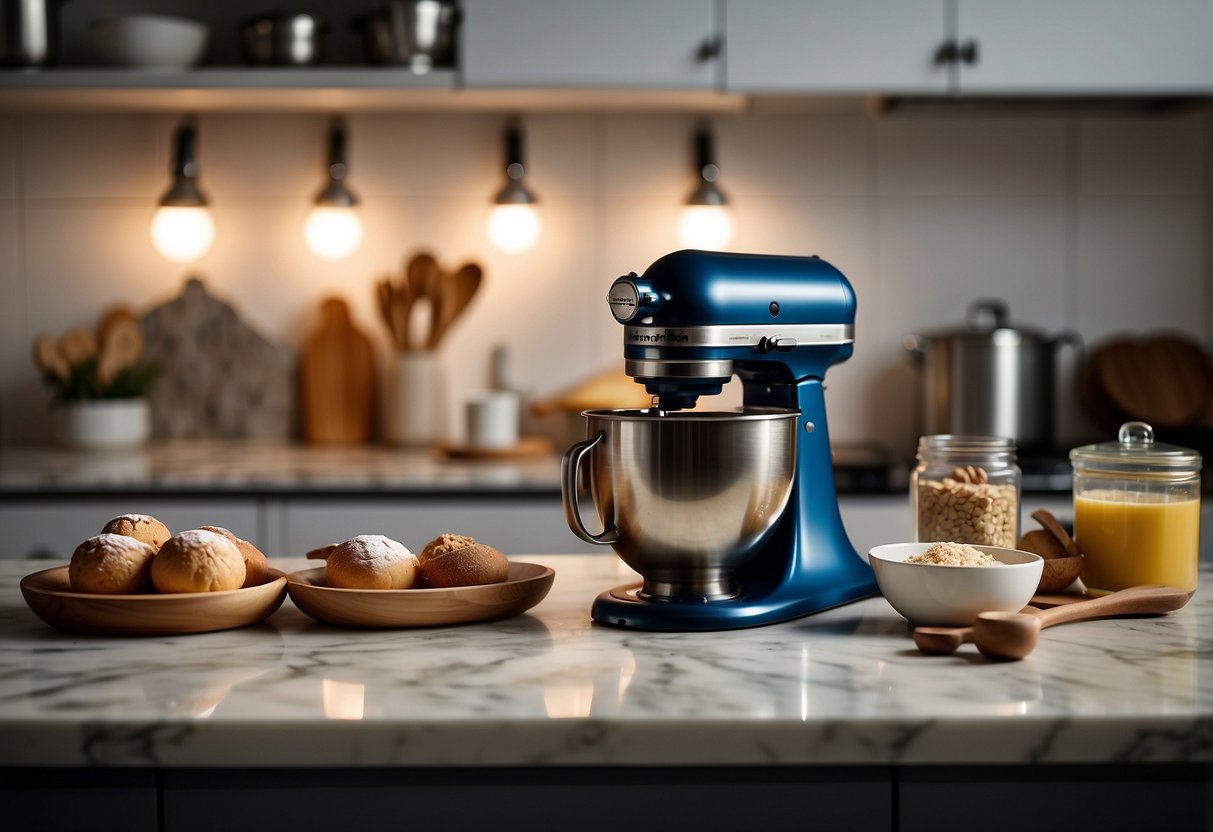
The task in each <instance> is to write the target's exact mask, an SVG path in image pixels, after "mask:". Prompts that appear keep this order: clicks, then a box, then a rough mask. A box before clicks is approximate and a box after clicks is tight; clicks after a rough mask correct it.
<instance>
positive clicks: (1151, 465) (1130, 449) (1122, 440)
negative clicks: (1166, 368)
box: [1070, 422, 1201, 476]
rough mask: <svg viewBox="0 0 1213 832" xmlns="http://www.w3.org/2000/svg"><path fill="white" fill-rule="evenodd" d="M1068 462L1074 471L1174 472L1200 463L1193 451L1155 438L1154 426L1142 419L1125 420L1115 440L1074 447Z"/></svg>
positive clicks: (1181, 473) (1187, 470) (1184, 472)
mask: <svg viewBox="0 0 1213 832" xmlns="http://www.w3.org/2000/svg"><path fill="white" fill-rule="evenodd" d="M1070 462H1071V463H1072V464H1073V466H1074V470H1075V471H1078V470H1079V469H1081V470H1084V471H1098V472H1103V473H1109V474H1118V473H1119V474H1155V475H1168V474H1169V475H1174V476H1184V475H1190V474H1194V473H1196V472H1197V471H1199V470H1200V466H1201V458H1200V454H1199V453H1198V452H1197V451H1194V450H1192V449H1191V448H1181V447H1179V446H1178V445H1168V444H1167V443H1165V442H1155V441H1154V428H1152V427H1150V426H1149V425H1148V424H1146V423H1145V422H1125V423H1124V424H1123V425H1121V426H1120V431H1119V432H1118V434H1117V440H1116V441H1115V442H1098V443H1096V444H1094V445H1082V446H1081V447H1078V448H1074V449H1073V450H1072V451H1070Z"/></svg>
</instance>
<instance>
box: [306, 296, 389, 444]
mask: <svg viewBox="0 0 1213 832" xmlns="http://www.w3.org/2000/svg"><path fill="white" fill-rule="evenodd" d="M375 387H376V384H375V351H374V346H373V345H372V344H371V339H370V338H369V337H367V336H366V334H364V333H363V332H361V331H360V330H359V329H358V328H357V327H355V326H354V323H353V321H352V320H351V319H350V310H349V306H347V305H346V303H345V301H343V300H341V299H340V298H329V299H327V300H325V301H324V303H322V304H321V306H320V324H319V326H317V328H316V329H315V330H313V331H312V333H311V334H310V335H309V336H308V338H307V341H306V342H305V343H304V345H303V349H302V351H301V352H300V355H299V417H300V418H299V421H300V425H301V427H302V429H303V438H304V440H305V441H307V442H314V443H326V444H344V445H355V444H365V443H368V442H370V441H372V440H373V439H374V437H375V400H376V390H375Z"/></svg>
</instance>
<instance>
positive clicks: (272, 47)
mask: <svg viewBox="0 0 1213 832" xmlns="http://www.w3.org/2000/svg"><path fill="white" fill-rule="evenodd" d="M327 33H328V22H327V21H326V20H325V19H324V18H323V17H321V16H320V15H315V14H307V13H305V12H282V13H273V14H262V15H257V16H256V17H251V18H249V19H248V20H246V21H245V22H244V23H242V24H241V26H240V50H241V53H242V54H243V56H244V60H245V61H246V62H247V63H250V64H259V65H275V66H311V65H313V64H318V63H320V62H321V61H322V60H323V59H324V38H325V35H326V34H327Z"/></svg>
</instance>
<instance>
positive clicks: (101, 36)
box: [88, 14, 210, 69]
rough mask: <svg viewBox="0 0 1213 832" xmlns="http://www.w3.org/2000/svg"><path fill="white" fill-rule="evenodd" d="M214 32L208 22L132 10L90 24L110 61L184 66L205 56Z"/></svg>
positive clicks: (93, 40) (100, 53)
mask: <svg viewBox="0 0 1213 832" xmlns="http://www.w3.org/2000/svg"><path fill="white" fill-rule="evenodd" d="M209 33H210V29H209V27H208V26H207V25H206V24H205V23H199V22H198V21H196V20H189V19H188V18H184V17H168V16H166V15H160V14H132V15H126V16H125V17H114V18H109V19H107V20H94V21H93V22H92V23H90V24H89V27H88V37H89V43H90V44H91V46H92V47H93V51H94V52H95V53H96V55H97V57H98V58H99V59H101V60H102V61H104V62H105V63H107V64H115V65H118V66H135V67H143V68H146V69H184V68H186V67H190V66H193V65H194V64H196V63H198V61H200V60H202V54H203V53H204V52H205V51H206V40H207V36H208V35H209Z"/></svg>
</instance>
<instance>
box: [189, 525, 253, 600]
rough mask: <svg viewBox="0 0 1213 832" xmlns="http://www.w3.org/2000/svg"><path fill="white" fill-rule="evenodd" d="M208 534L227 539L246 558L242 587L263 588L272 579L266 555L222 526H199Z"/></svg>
mask: <svg viewBox="0 0 1213 832" xmlns="http://www.w3.org/2000/svg"><path fill="white" fill-rule="evenodd" d="M198 528H199V529H202V530H203V531H206V532H214V533H215V534H217V535H221V536H223V537H226V538H227V539H228V540H230V541H232V543H235V544H236V548H237V549H239V550H240V555H241V557H243V558H244V583H243V584H242V586H261V585H262V584H263V583H266V582H267V581H268V580H269V579H270V562H269V559H268V558H267V557H266V556H265V554H264V553H262V551H261V550H260V549H258V548H257V547H256V546H254V545H253V544H252V543H249V542H248V541H247V540H241V539H240V538H238V537H236V535H234V534H232V533H231V532H229V531H228V530H227V529H225V528H223V527H222V526H199V527H198Z"/></svg>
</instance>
